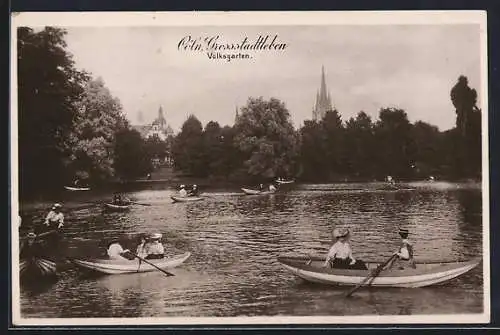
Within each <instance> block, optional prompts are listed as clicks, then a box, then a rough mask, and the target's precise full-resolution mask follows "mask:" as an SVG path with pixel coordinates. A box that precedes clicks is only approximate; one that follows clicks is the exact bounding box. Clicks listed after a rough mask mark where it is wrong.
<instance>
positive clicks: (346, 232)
mask: <svg viewBox="0 0 500 335" xmlns="http://www.w3.org/2000/svg"><path fill="white" fill-rule="evenodd" d="M347 235H349V229H347V228H342V229H339V228H335V229H334V230H333V237H335V238H339V237H345V236H347Z"/></svg>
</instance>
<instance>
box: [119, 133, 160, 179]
mask: <svg viewBox="0 0 500 335" xmlns="http://www.w3.org/2000/svg"><path fill="white" fill-rule="evenodd" d="M146 146H147V145H146V143H145V141H144V140H143V139H142V137H141V134H140V133H139V132H138V131H136V130H133V129H128V128H123V129H121V130H119V131H118V132H117V133H116V134H115V143H114V153H115V159H114V162H113V168H114V170H115V173H116V175H117V176H118V177H120V178H121V179H124V180H133V179H136V178H138V177H141V176H144V175H145V174H147V173H148V172H151V171H152V169H153V168H152V165H151V156H150V155H149V154H148V150H147V148H146Z"/></svg>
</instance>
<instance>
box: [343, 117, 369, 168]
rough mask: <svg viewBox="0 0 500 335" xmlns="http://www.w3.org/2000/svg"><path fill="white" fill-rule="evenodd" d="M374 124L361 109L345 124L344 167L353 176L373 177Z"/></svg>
mask: <svg viewBox="0 0 500 335" xmlns="http://www.w3.org/2000/svg"><path fill="white" fill-rule="evenodd" d="M373 128H374V125H373V123H372V120H371V118H370V116H368V115H367V114H366V113H365V112H363V111H361V112H359V113H358V115H357V116H356V118H350V119H349V120H348V121H347V122H346V126H345V141H344V149H345V151H344V152H345V153H344V157H345V158H346V168H347V171H350V173H351V175H353V176H355V177H365V178H368V177H373V176H372V174H373V165H372V163H373V161H374V159H375V150H374V149H375V148H374V146H373V141H374V130H373Z"/></svg>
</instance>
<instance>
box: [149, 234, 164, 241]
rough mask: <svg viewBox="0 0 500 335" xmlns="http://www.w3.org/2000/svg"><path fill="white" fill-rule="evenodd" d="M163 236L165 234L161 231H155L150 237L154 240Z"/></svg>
mask: <svg viewBox="0 0 500 335" xmlns="http://www.w3.org/2000/svg"><path fill="white" fill-rule="evenodd" d="M162 236H163V235H162V234H160V233H154V234H151V237H150V238H151V239H152V240H159V239H161V238H162Z"/></svg>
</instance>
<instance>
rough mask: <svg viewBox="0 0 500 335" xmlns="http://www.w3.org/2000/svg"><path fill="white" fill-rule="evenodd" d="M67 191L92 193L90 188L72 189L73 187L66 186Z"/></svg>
mask: <svg viewBox="0 0 500 335" xmlns="http://www.w3.org/2000/svg"><path fill="white" fill-rule="evenodd" d="M64 188H65V189H67V190H68V191H90V187H71V186H64Z"/></svg>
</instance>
